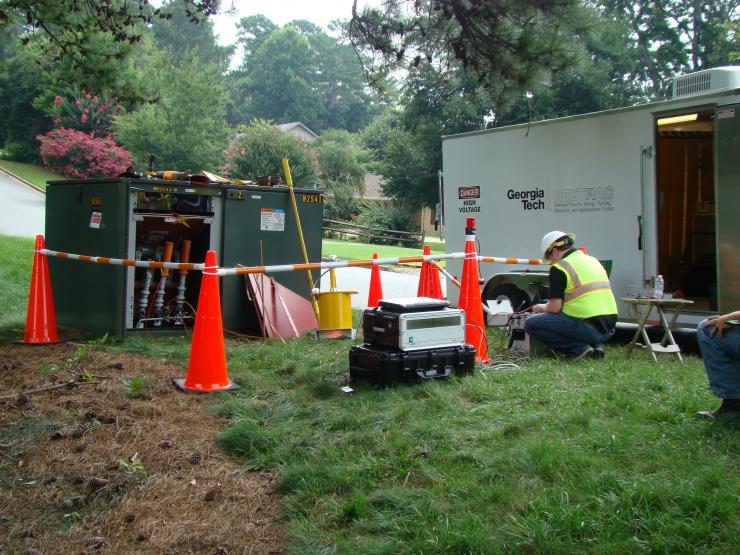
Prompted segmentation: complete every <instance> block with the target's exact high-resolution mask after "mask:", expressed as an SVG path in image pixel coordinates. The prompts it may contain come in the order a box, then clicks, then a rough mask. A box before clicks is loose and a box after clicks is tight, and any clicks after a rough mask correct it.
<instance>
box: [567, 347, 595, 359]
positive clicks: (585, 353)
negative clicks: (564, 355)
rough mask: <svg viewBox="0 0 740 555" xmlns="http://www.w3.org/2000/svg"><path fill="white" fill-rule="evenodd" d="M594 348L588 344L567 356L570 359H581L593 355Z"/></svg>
mask: <svg viewBox="0 0 740 555" xmlns="http://www.w3.org/2000/svg"><path fill="white" fill-rule="evenodd" d="M593 352H594V348H593V347H591V346H590V345H588V346H587V347H586V348H585V349H584V350H583V352H581V353H578V354H576V355H570V356H569V357H568V358H569V359H570V360H581V359H583V358H586V357H588V356H593Z"/></svg>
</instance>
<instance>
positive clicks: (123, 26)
mask: <svg viewBox="0 0 740 555" xmlns="http://www.w3.org/2000/svg"><path fill="white" fill-rule="evenodd" d="M218 4H219V2H218V0H180V1H179V2H177V4H175V3H174V2H173V3H171V4H170V6H171V7H173V9H177V10H179V11H181V12H184V13H185V14H187V15H188V17H189V19H190V21H191V22H193V23H195V22H197V21H202V20H203V19H204V18H206V17H207V16H209V15H213V14H215V13H216V10H217V8H218ZM175 6H176V8H175ZM170 17H172V14H171V13H168V11H167V10H166V9H165V10H163V9H161V8H155V7H154V6H152V4H151V3H150V2H149V0H142V1H140V2H78V1H77V0H54V1H42V2H39V1H29V0H7V1H4V2H2V3H0V28H6V27H8V26H10V25H13V24H16V22H18V21H23V22H24V23H25V24H26V25H27V26H26V29H25V32H24V35H23V38H22V40H23V42H24V44H31V43H35V44H36V45H38V46H39V47H40V48H41V49H42V52H43V55H44V56H45V58H46V59H47V60H48V61H50V62H51V63H52V64H56V63H62V64H64V65H66V66H67V68H68V70H69V71H71V72H74V73H76V74H78V75H79V76H80V77H82V76H84V80H85V81H86V82H85V83H84V84H85V85H87V86H85V88H86V89H88V90H91V91H99V90H102V88H105V87H106V86H114V85H115V84H116V81H117V74H116V70H117V69H118V63H117V62H118V61H120V60H121V59H122V58H124V57H125V56H126V55H127V54H128V53H129V52H130V51H131V49H132V48H133V46H134V45H136V44H138V43H139V42H140V41H141V40H142V37H143V36H144V34H145V33H146V32H147V25H149V24H151V23H152V21H154V20H157V19H168V18H170ZM76 82H77V83H78V85H83V83H82V81H81V80H80V81H76ZM96 87H100V88H96Z"/></svg>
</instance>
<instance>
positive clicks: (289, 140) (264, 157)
mask: <svg viewBox="0 0 740 555" xmlns="http://www.w3.org/2000/svg"><path fill="white" fill-rule="evenodd" d="M283 158H287V159H288V162H289V163H290V173H291V175H292V177H293V183H294V184H295V186H296V187H313V186H314V185H316V184H317V183H318V180H319V178H318V176H319V171H318V169H319V168H318V162H317V160H316V153H315V152H314V151H313V150H312V149H311V148H310V147H309V146H308V145H307V144H306V143H304V142H303V141H302V140H301V139H299V138H298V137H296V136H295V135H291V134H289V133H284V132H283V131H281V130H280V129H279V128H278V127H276V126H275V125H273V124H272V123H271V122H269V121H264V120H255V121H254V122H252V124H251V125H250V126H249V127H240V128H239V134H238V135H237V137H236V138H235V139H234V140H233V141H232V142H231V144H229V146H228V148H227V149H226V150H225V151H224V165H223V166H222V167H221V172H222V173H223V174H224V175H225V176H227V177H236V178H245V177H246V178H248V179H255V178H257V177H261V176H266V175H272V176H278V175H279V176H281V177H282V176H283V167H282V164H281V160H282V159H283Z"/></svg>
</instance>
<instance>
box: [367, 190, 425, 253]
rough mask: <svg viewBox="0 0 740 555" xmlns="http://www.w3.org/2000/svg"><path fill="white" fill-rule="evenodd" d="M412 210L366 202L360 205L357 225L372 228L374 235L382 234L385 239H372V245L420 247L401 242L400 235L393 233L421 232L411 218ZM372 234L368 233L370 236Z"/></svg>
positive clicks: (401, 206)
mask: <svg viewBox="0 0 740 555" xmlns="http://www.w3.org/2000/svg"><path fill="white" fill-rule="evenodd" d="M409 214H411V209H410V208H409V207H408V206H404V205H396V204H393V205H391V206H387V205H385V204H383V203H379V202H374V201H368V200H364V201H362V202H361V203H360V213H359V215H358V216H357V219H356V223H358V224H360V225H366V226H370V227H372V228H373V229H374V230H375V231H373V232H372V234H374V235H378V232H381V233H382V234H383V235H384V237H383V238H382V239H381V238H377V237H376V238H370V237H368V238H367V240H368V242H370V243H375V244H377V245H396V244H402V246H404V247H412V246H420V243H418V242H414V243H412V242H409V241H404V242H401V241H399V237H400V235H397V234H394V233H392V231H419V230H418V228H417V226H416V225H415V224H414V222H413V221H412V220H411V219H410V218H409ZM370 234H371V233H369V232H368V235H370Z"/></svg>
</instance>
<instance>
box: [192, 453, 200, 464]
mask: <svg viewBox="0 0 740 555" xmlns="http://www.w3.org/2000/svg"><path fill="white" fill-rule="evenodd" d="M199 463H200V453H198V451H195V452H194V453H193V454H192V455H190V464H199Z"/></svg>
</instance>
